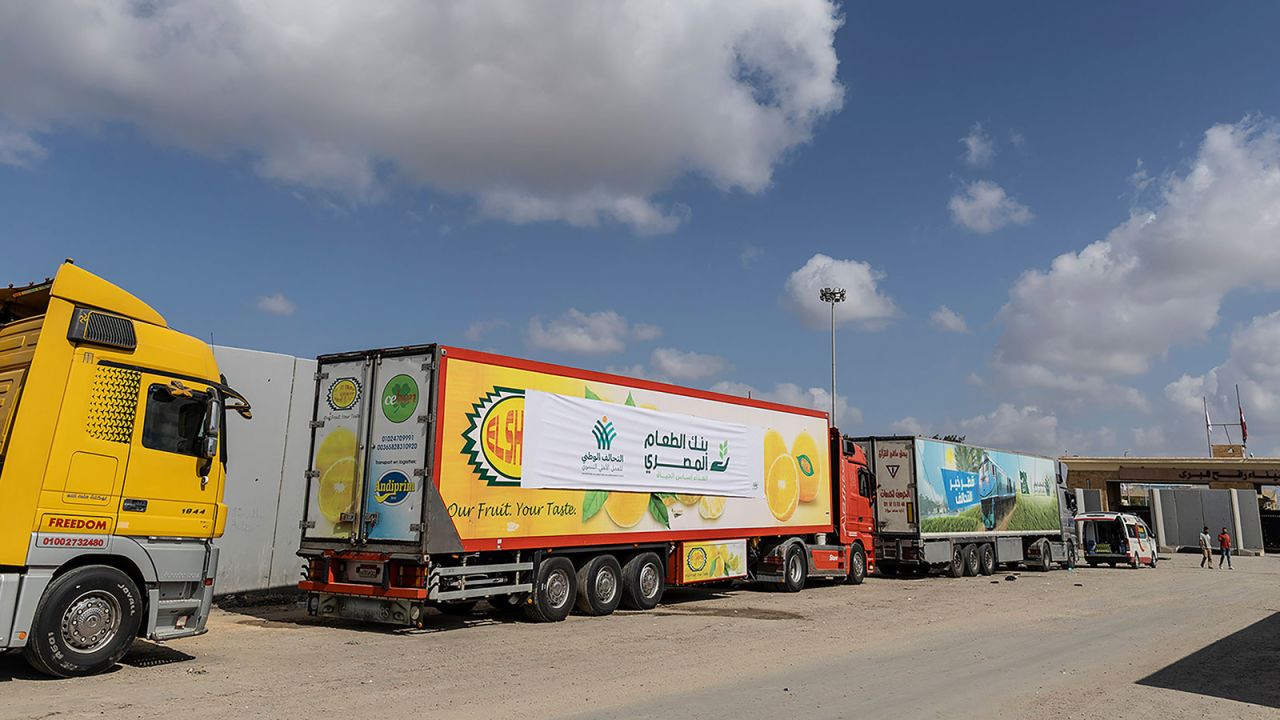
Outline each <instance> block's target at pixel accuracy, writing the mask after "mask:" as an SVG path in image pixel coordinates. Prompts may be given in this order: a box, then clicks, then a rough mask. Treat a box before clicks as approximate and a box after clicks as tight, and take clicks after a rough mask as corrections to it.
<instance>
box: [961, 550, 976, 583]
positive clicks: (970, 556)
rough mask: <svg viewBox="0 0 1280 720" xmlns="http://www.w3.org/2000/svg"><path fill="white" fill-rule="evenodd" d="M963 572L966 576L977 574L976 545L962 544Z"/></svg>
mask: <svg viewBox="0 0 1280 720" xmlns="http://www.w3.org/2000/svg"><path fill="white" fill-rule="evenodd" d="M964 574H965V575H967V576H968V577H977V576H978V546H977V545H973V544H969V545H965V546H964Z"/></svg>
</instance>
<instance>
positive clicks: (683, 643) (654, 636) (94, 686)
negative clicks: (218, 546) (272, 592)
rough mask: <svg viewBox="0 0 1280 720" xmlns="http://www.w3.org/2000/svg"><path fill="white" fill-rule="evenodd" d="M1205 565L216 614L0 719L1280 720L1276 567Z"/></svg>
mask: <svg viewBox="0 0 1280 720" xmlns="http://www.w3.org/2000/svg"><path fill="white" fill-rule="evenodd" d="M1197 562H1198V559H1197V558H1196V557H1195V556H1191V555H1177V556H1171V557H1166V558H1165V559H1164V561H1162V562H1161V563H1160V565H1159V567H1158V568H1156V569H1154V570H1151V569H1141V570H1130V569H1127V568H1121V569H1108V568H1099V569H1088V568H1084V569H1081V570H1078V571H1070V572H1067V571H1055V572H1051V573H1048V574H1038V573H1019V574H1018V575H1017V576H1016V577H1017V579H1016V580H1013V581H1009V580H1006V579H1005V578H1006V575H1007V574H999V575H996V576H995V577H994V578H983V577H978V578H965V579H960V580H950V579H944V578H927V579H912V580H886V579H879V578H870V579H868V580H867V582H866V584H864V585H862V586H860V587H848V586H833V585H824V584H817V583H815V584H814V585H815V586H813V587H810V588H808V589H806V590H805V591H804V592H802V593H800V594H798V595H788V594H783V593H778V592H764V591H759V590H754V589H748V588H741V589H733V590H726V591H723V592H709V591H696V592H695V591H689V590H685V591H679V592H671V593H669V595H668V602H667V603H666V604H664V605H663V606H662V607H660V608H658V609H657V610H656V611H654V612H649V613H625V612H619V613H617V614H615V615H613V616H611V617H605V618H589V617H578V616H574V617H571V618H570V619H569V620H568V621H566V622H564V623H559V624H555V625H538V624H532V623H528V622H524V621H523V620H517V619H514V618H508V617H503V616H498V615H485V614H483V613H482V612H479V613H477V614H476V615H475V616H474V617H473V618H468V619H457V618H452V617H445V616H439V617H433V619H434V620H435V622H434V623H433V624H432V626H431V627H430V628H429V629H427V630H424V631H403V630H388V629H386V628H383V627H379V626H370V625H355V624H350V625H326V624H321V623H318V622H315V621H312V620H311V619H309V618H308V617H307V616H306V613H305V612H304V611H303V610H302V609H301V608H299V607H296V606H292V605H290V606H275V607H267V608H257V609H251V610H240V611H237V612H226V611H219V612H218V613H217V614H215V616H214V617H213V620H212V622H211V623H210V632H209V633H208V634H207V635H204V636H202V637H200V638H195V639H191V640H185V641H179V642H175V643H173V644H171V645H167V646H163V647H162V646H158V645H153V644H150V643H142V642H140V643H138V644H137V645H136V646H135V648H134V649H133V650H132V651H131V652H130V654H129V655H127V656H126V657H125V661H124V663H123V664H122V665H121V666H120V667H119V668H118V669H116V670H115V671H113V672H109V673H106V674H104V675H101V676H98V677H93V678H85V679H78V680H56V681H55V680H45V679H42V678H40V677H38V676H35V675H33V674H32V673H31V672H30V671H29V670H27V668H26V666H25V665H24V664H23V662H22V660H21V658H19V657H3V658H0V718H24V719H25V718H50V717H56V718H58V719H59V720H63V719H65V718H100V717H121V718H166V719H168V718H172V717H174V716H178V715H180V716H186V717H199V718H202V720H213V719H215V718H238V719H239V718H283V717H378V718H390V717H394V715H393V714H394V713H406V714H407V713H413V717H438V718H450V719H451V720H465V719H468V718H477V719H479V718H484V719H488V718H514V717H521V718H553V717H554V718H663V719H664V720H671V719H672V718H692V717H698V718H733V719H734V720H743V719H746V718H771V719H776V718H783V717H803V718H805V719H806V720H810V719H811V718H844V717H848V718H853V717H857V718H942V717H946V718H968V717H974V718H977V717H982V718H1026V719H1030V720H1041V719H1049V718H1109V719H1115V718H1153V717H1156V718H1162V719H1172V718H1271V719H1274V718H1277V717H1280V558H1274V557H1265V558H1239V559H1237V560H1236V561H1235V562H1236V569H1235V570H1233V571H1230V572H1228V571H1226V570H1221V571H1218V570H1214V571H1212V572H1211V571H1208V570H1201V569H1200V568H1198V567H1197ZM481 607H482V608H483V606H481ZM406 716H408V715H406Z"/></svg>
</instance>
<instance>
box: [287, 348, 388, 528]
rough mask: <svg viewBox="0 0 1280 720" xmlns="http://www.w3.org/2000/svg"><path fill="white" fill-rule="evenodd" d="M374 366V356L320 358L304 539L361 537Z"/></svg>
mask: <svg viewBox="0 0 1280 720" xmlns="http://www.w3.org/2000/svg"><path fill="white" fill-rule="evenodd" d="M371 366H372V361H371V359H370V358H367V357H357V358H355V359H351V360H341V361H337V362H322V363H321V364H320V365H319V367H318V369H317V372H316V409H315V415H314V420H312V423H311V427H312V430H311V461H310V463H309V465H308V467H307V508H306V511H305V512H306V515H305V516H304V518H303V521H302V527H303V532H302V536H303V538H304V539H309V540H310V539H315V540H334V539H347V540H354V539H356V537H357V536H356V531H357V523H356V518H357V517H358V515H357V513H359V511H360V509H359V507H358V505H359V503H358V500H359V498H360V497H361V495H362V487H361V483H362V481H363V479H364V471H363V468H364V455H365V453H364V448H365V442H366V440H367V433H366V432H365V417H366V415H367V413H366V408H368V406H369V397H368V396H369V375H370V368H371Z"/></svg>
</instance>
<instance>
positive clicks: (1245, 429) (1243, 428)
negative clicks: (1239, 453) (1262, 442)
mask: <svg viewBox="0 0 1280 720" xmlns="http://www.w3.org/2000/svg"><path fill="white" fill-rule="evenodd" d="M1236 409H1237V410H1239V411H1240V442H1241V443H1243V444H1245V445H1248V444H1249V426H1248V425H1246V424H1245V422H1244V406H1243V405H1241V404H1240V386H1239V385H1237V386H1236Z"/></svg>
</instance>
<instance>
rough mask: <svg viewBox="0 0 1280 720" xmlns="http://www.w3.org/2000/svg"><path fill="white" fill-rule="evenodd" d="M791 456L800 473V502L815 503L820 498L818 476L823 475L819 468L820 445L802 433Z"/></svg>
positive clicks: (793, 445) (797, 437)
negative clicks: (815, 499)
mask: <svg viewBox="0 0 1280 720" xmlns="http://www.w3.org/2000/svg"><path fill="white" fill-rule="evenodd" d="M791 456H792V457H794V458H795V459H796V469H798V470H799V471H800V502H806V503H807V502H813V500H814V498H816V497H818V481H819V478H818V476H819V475H821V474H822V473H821V470H819V468H818V443H816V442H814V441H813V436H812V435H810V434H809V433H807V432H802V433H800V434H799V435H797V436H796V441H795V442H794V443H792V445H791Z"/></svg>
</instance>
